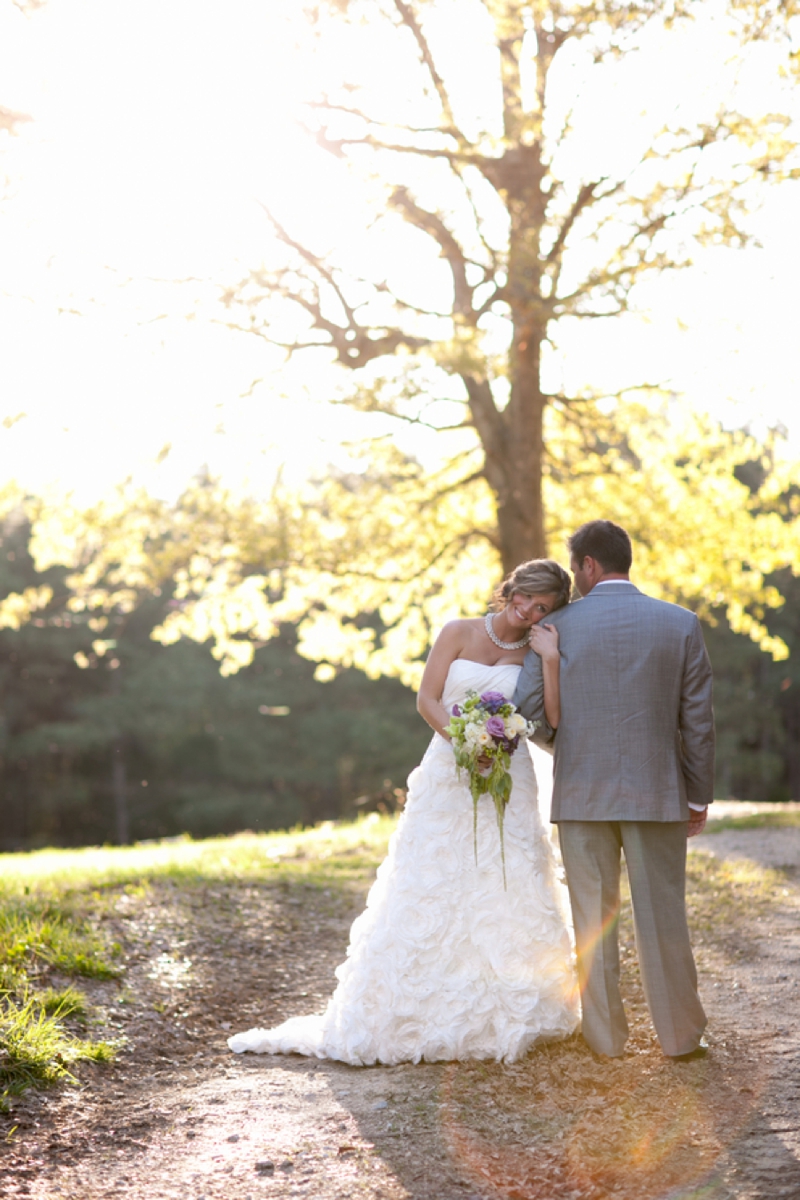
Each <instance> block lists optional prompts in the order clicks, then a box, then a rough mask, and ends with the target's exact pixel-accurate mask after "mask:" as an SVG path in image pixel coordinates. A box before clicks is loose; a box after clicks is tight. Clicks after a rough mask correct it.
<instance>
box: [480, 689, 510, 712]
mask: <svg viewBox="0 0 800 1200" xmlns="http://www.w3.org/2000/svg"><path fill="white" fill-rule="evenodd" d="M505 703H506V698H505V696H504V695H503V693H502V692H484V693H483V694H482V696H481V704H483V705H484V707H485V708H487V709H488V710H489V712H490V713H496V712H497V710H498V708H499V707H500V705H501V704H505Z"/></svg>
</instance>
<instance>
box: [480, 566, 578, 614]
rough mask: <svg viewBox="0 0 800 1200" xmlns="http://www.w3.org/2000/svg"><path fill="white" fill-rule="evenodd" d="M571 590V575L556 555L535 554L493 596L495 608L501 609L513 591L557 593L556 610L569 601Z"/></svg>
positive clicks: (536, 594)
mask: <svg viewBox="0 0 800 1200" xmlns="http://www.w3.org/2000/svg"><path fill="white" fill-rule="evenodd" d="M571 591H572V579H571V578H570V574H569V572H568V571H565V570H564V568H563V567H562V566H561V564H560V563H557V562H556V561H555V559H553V558H532V559H531V561H530V562H525V563H520V565H519V566H518V567H514V570H513V571H512V572H511V574H510V575H507V576H506V578H505V579H504V580H503V582H502V583H501V584H500V586H499V587H498V588H496V590H495V593H494V595H493V596H492V605H493V607H494V610H495V612H500V611H501V610H502V609H504V608H505V606H506V605H507V604H508V602H509V600H510V599H511V597H512V596H513V595H514V592H522V594H523V596H555V598H556V602H555V604H554V605H553V612H555V610H556V609H557V608H563V607H564V605H565V604H568V603H569V597H570V592H571Z"/></svg>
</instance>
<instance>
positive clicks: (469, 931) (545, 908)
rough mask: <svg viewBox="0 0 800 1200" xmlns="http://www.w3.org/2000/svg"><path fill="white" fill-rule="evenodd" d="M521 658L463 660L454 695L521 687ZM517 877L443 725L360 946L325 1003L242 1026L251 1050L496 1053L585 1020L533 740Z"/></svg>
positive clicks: (375, 891)
mask: <svg viewBox="0 0 800 1200" xmlns="http://www.w3.org/2000/svg"><path fill="white" fill-rule="evenodd" d="M519 670H520V668H519V667H518V666H516V665H514V664H505V665H503V664H500V665H497V666H493V667H490V666H485V665H483V664H482V663H476V662H472V661H471V660H469V659H456V661H455V662H454V663H453V664H452V666H451V667H450V671H449V673H448V676H447V681H446V683H445V689H444V695H443V697H442V702H443V704H444V706H445V707H446V708H447V710H448V711H449V710H450V708H451V707H452V705H453V704H455V703H458V702H459V701H460V700H463V699H465V698H466V695H467V692H468V690H470V689H471V690H474V691H477V692H484V691H487V690H489V689H493V690H495V691H499V692H502V693H503V695H505V696H508V697H510V696H511V695H512V694H513V692H514V687H515V685H516V680H517V674H518V672H519ZM511 762H512V777H513V780H514V786H513V790H512V793H511V800H510V802H509V805H508V808H507V809H506V816H505V837H504V840H505V857H506V877H507V880H508V890H507V891H506V890H504V889H503V872H502V863H501V858H500V839H499V834H498V830H497V819H496V816H495V810H494V805H493V803H492V801H491V799H490V798H489V797H488V796H483V797H482V798H481V800H480V802H479V814H478V864H477V866H476V865H475V855H474V850H473V832H472V799H471V796H470V793H469V789H468V787H467V786H466V785H465V784H464V782H462V780H461V779H459V774H458V770H457V768H456V765H455V760H454V757H453V750H452V747H451V746H450V743H449V742H447V741H446V740H445V739H444V738H441V737H439V735H438V734H435V735H434V737H433V740H432V742H431V744H430V746H429V747H428V750H427V752H426V754H425V757H424V758H423V760H422V762H421V764H420V765H419V766H418V767H417V768H416V770H414V771H413V772H412V774H411V776H410V778H409V781H408V783H409V789H408V799H407V801H406V805H405V809H404V811H403V815H402V816H401V818H400V821H399V823H398V826H397V829H396V831H395V833H394V834H393V836H392V839H391V841H390V843H389V852H388V854H387V856H386V858H385V860H384V861H383V863H381V866H380V867H379V869H378V876H377V879H376V881H375V883H374V884H373V886H372V888H371V890H370V893H369V896H368V898H367V906H366V908H365V910H364V912H363V913H362V914H361V916H359V917H358V918H357V919H356V921H355V922H354V923H353V926H352V929H351V931H350V945H349V947H348V950H347V959H346V961H345V962H344V963H342V965H341V966H340V967H338V968H337V970H336V976H337V978H338V980H339V983H338V986H337V988H336V990H335V992H334V994H333V996H332V997H331V999H330V1001H329V1003H328V1007H327V1008H326V1010H325V1012H324V1013H322V1014H319V1015H315V1016H301V1017H292V1018H290V1019H289V1020H288V1021H285V1022H284V1023H283V1024H282V1025H279V1026H277V1028H275V1029H266V1030H265V1029H251V1030H250V1031H249V1032H247V1033H239V1034H236V1035H235V1036H234V1037H231V1038H229V1039H228V1045H229V1046H230V1048H231V1050H234V1051H235V1052H236V1053H237V1054H240V1053H243V1052H244V1051H246V1050H251V1051H254V1052H255V1053H257V1054H290V1053H292V1052H294V1053H297V1054H306V1055H315V1056H316V1057H318V1058H332V1059H338V1060H339V1061H341V1062H346V1063H351V1064H352V1065H354V1066H366V1065H369V1064H373V1063H385V1064H388V1065H391V1064H395V1063H401V1062H419V1061H420V1060H421V1059H424V1060H425V1061H427V1062H436V1061H441V1060H454V1059H495V1060H498V1061H499V1060H501V1059H502V1060H505V1061H506V1062H513V1061H514V1060H515V1059H518V1058H519V1057H520V1056H521V1055H523V1054H525V1052H526V1051H527V1050H528V1049H529V1048H530V1047H531V1046H532V1045H533V1044H534V1043H535V1042H537V1041H540V1040H545V1039H554V1038H563V1037H566V1036H568V1035H569V1034H570V1033H572V1032H573V1030H574V1029H575V1028H576V1027H577V1025H578V1020H579V1016H578V997H577V989H576V985H575V978H574V969H573V961H572V949H571V943H570V937H569V933H568V930H567V920H566V889H565V888H564V885H563V884H562V883H561V881H560V879H559V877H558V875H557V870H556V864H555V861H554V857H553V850H552V847H551V844H550V841H549V838H548V835H547V833H546V831H545V829H544V827H543V825H542V821H541V818H540V816H539V810H538V807H537V801H536V779H535V776H534V772H533V763H532V760H531V755H530V752H529V750H528V747H527V743H523V744H522V745H521V746H520V747H519V749H518V750H517V752H516V754H515V755H514V757H513V758H512V760H511Z"/></svg>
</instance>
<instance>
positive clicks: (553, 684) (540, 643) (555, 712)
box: [531, 623, 561, 729]
mask: <svg viewBox="0 0 800 1200" xmlns="http://www.w3.org/2000/svg"><path fill="white" fill-rule="evenodd" d="M531 650H535V651H536V653H537V654H538V655H539V657H540V658H541V660H542V678H543V680H544V715H545V716H546V717H547V723H548V724H549V725H550V726H552V728H553V729H558V727H559V725H560V724H561V677H560V670H561V655H560V654H559V650H558V630H557V629H556V627H555V625H545V624H544V623H541V624H539V625H534V626H533V628H532V629H531Z"/></svg>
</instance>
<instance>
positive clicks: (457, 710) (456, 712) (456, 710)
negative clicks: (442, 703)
mask: <svg viewBox="0 0 800 1200" xmlns="http://www.w3.org/2000/svg"><path fill="white" fill-rule="evenodd" d="M452 712H453V716H454V717H460V716H461V709H460V708H459V707H458V705H457V704H454V705H453V709H452Z"/></svg>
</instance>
